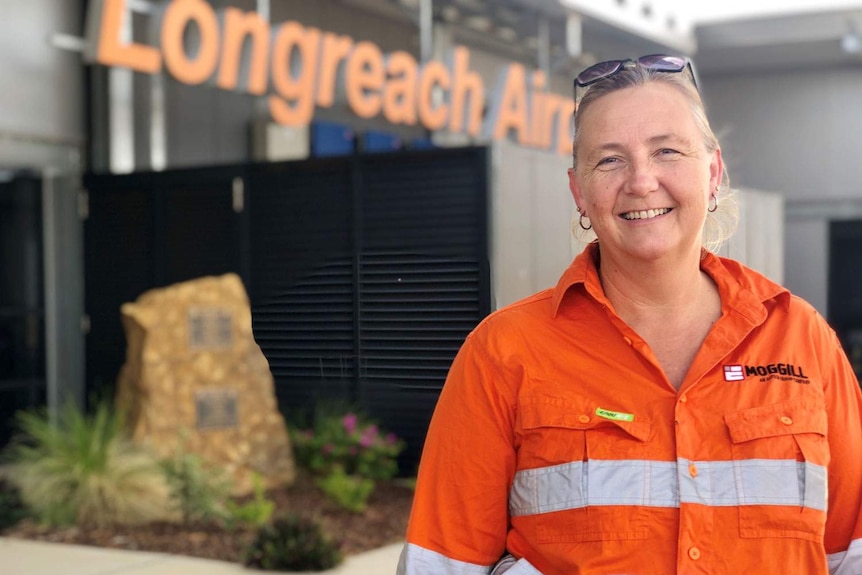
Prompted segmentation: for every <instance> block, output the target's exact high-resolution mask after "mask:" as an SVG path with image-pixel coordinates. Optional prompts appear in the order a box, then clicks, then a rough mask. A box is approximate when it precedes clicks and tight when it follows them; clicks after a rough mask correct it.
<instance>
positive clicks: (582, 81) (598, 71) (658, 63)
mask: <svg viewBox="0 0 862 575" xmlns="http://www.w3.org/2000/svg"><path fill="white" fill-rule="evenodd" d="M636 66H640V67H641V68H644V69H646V70H649V71H651V72H668V73H671V74H674V73H677V72H682V71H684V70H688V71H689V75H690V76H691V82H692V84H694V87H695V88H697V81H696V80H695V79H694V70H692V68H691V62H689V61H688V60H687V59H686V58H683V57H681V56H667V55H665V54H650V55H648V56H641V57H640V58H638V59H637V60H632V59H626V60H608V61H606V62H599V63H598V64H593V65H592V66H590V67H589V68H587V69H586V70H584V71H583V72H581V73H580V74H578V76H577V78H575V92H576V93H577V91H578V88H586V87H587V86H591V85H593V84H595V83H596V82H600V81H602V80H604V79H606V78H610V77H611V76H614V75H616V74H618V73H620V72H621V71H623V70H625V69H627V68H634V67H636Z"/></svg>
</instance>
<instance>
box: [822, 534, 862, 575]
mask: <svg viewBox="0 0 862 575" xmlns="http://www.w3.org/2000/svg"><path fill="white" fill-rule="evenodd" d="M826 561H827V562H828V563H829V574H830V575H857V574H858V573H862V539H854V540H853V541H851V542H850V547H848V548H847V551H841V552H839V553H830V554H829V555H827V556H826Z"/></svg>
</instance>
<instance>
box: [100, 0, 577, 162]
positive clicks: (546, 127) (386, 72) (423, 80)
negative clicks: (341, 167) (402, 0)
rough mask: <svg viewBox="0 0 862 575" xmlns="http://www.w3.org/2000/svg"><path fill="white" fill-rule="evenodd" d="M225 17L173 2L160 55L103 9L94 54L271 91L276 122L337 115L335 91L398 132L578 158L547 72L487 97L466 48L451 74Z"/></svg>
mask: <svg viewBox="0 0 862 575" xmlns="http://www.w3.org/2000/svg"><path fill="white" fill-rule="evenodd" d="M220 13H221V14H220V15H219V14H218V13H217V12H216V11H215V10H214V9H213V7H212V6H211V5H210V4H209V3H208V2H206V1H205V0H173V1H172V2H170V3H169V4H168V5H167V7H166V9H165V10H164V11H163V12H162V13H161V15H160V16H154V17H161V22H160V25H161V30H160V35H159V42H160V46H158V47H156V46H146V45H142V44H135V43H133V42H129V41H127V40H126V38H125V36H126V35H124V33H123V30H124V29H125V28H124V25H127V24H129V20H128V19H129V18H131V15H130V13H129V10H128V6H127V4H126V0H92V1H91V2H90V3H89V11H88V24H87V30H88V32H89V33H90V34H91V37H89V38H88V45H87V50H86V55H87V58H88V59H89V60H91V61H96V62H98V63H101V64H104V65H106V66H122V67H124V68H129V69H131V70H135V71H138V72H143V73H146V74H158V73H160V72H161V70H162V66H163V64H164V67H165V68H166V69H167V70H168V72H169V73H170V74H171V75H172V76H173V77H175V78H176V79H177V80H179V81H180V82H183V83H185V84H193V85H194V84H202V83H204V82H207V81H213V82H214V83H215V84H216V86H218V87H219V88H222V89H225V90H238V91H241V92H244V93H248V94H255V95H264V94H267V93H268V92H269V98H268V101H269V110H270V114H272V117H273V119H274V120H275V121H276V122H278V123H279V124H283V125H286V126H302V125H307V124H308V123H309V122H310V121H311V119H312V117H313V115H314V109H315V106H319V107H322V108H327V107H330V106H333V105H334V103H335V101H336V94H337V93H343V95H344V97H345V98H346V101H347V104H348V106H349V107H350V109H351V110H352V111H353V112H354V113H355V114H356V115H357V116H360V117H362V118H373V117H375V116H378V115H380V114H383V116H384V117H385V118H386V120H388V121H389V122H390V123H392V124H401V125H408V126H412V125H415V124H416V123H417V121H418V122H419V123H421V124H422V125H423V126H424V127H425V128H427V129H428V130H431V131H435V130H443V129H448V130H449V131H451V132H466V133H467V134H469V135H471V136H474V137H475V136H478V135H480V134H481V133H482V132H483V130H484V132H485V133H486V134H488V135H489V136H491V137H493V138H494V139H501V138H507V137H509V136H510V135H512V136H514V137H515V138H516V139H517V141H518V143H520V144H521V145H523V146H529V147H534V148H541V149H553V150H555V151H557V152H558V153H560V154H566V155H570V154H571V148H572V146H571V120H572V114H573V107H574V106H573V103H572V101H571V99H570V98H567V97H563V96H560V95H558V94H552V93H549V92H548V91H547V78H546V76H545V74H544V73H543V72H541V71H533V72H532V73H531V74H530V76H529V80H528V78H527V72H526V70H525V69H524V67H523V66H521V65H519V64H515V63H513V64H510V65H509V66H508V67H507V68H506V69H505V71H504V74H503V75H502V76H501V82H500V88H499V89H498V90H497V91H496V93H494V94H492V95H491V96H490V98H488V97H487V96H486V93H485V86H484V83H483V81H482V77H481V76H480V75H479V74H478V73H477V72H475V71H473V70H471V69H470V51H469V50H468V49H467V48H464V47H462V46H457V47H455V49H454V50H453V53H452V61H451V62H450V65H449V66H446V65H444V64H443V63H442V62H438V61H433V60H432V61H428V62H425V63H423V64H422V65H421V66H420V65H418V64H417V62H416V59H415V58H414V57H413V56H412V55H410V54H409V53H407V52H404V51H396V52H392V53H391V54H388V55H386V56H384V54H383V53H382V52H381V51H380V48H379V47H378V46H377V45H376V44H374V43H372V42H358V43H357V42H354V40H353V39H352V38H350V37H348V36H339V35H336V34H333V33H331V32H321V31H320V30H318V29H316V28H311V27H305V26H303V25H302V24H300V23H299V22H294V21H287V22H284V23H282V24H281V25H279V26H277V27H275V28H272V27H271V26H270V24H269V23H268V22H267V21H266V20H264V19H263V18H261V16H260V15H259V14H257V13H256V12H244V11H242V10H240V9H238V8H232V7H228V8H224V9H222V10H220ZM190 39H191V40H190ZM528 81H529V85H527V83H528ZM342 90H343V91H342ZM486 99H490V102H488V103H487V104H486ZM486 105H487V106H488V107H489V109H490V113H489V114H488V115H487V118H486V117H485V107H486ZM483 122H484V126H483Z"/></svg>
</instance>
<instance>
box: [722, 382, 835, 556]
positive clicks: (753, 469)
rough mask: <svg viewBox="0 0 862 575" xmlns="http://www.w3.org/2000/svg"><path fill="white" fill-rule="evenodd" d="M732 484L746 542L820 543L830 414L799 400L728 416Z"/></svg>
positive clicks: (803, 400)
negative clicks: (791, 540)
mask: <svg viewBox="0 0 862 575" xmlns="http://www.w3.org/2000/svg"><path fill="white" fill-rule="evenodd" d="M725 423H726V424H727V428H728V431H729V433H730V438H731V442H732V444H731V451H732V454H733V469H732V473H733V481H734V484H735V487H736V498H737V502H738V508H739V531H740V536H742V537H752V538H754V537H793V538H800V539H807V540H812V541H822V540H823V532H824V528H825V525H826V503H827V499H828V491H827V466H828V464H829V445H828V443H827V440H826V432H827V421H826V411H825V409H824V407H823V405H822V403H821V402H819V401H812V400H807V399H797V400H792V401H787V402H783V403H778V404H775V405H769V406H764V407H757V408H752V409H747V410H744V411H739V412H736V413H730V414H727V415H725Z"/></svg>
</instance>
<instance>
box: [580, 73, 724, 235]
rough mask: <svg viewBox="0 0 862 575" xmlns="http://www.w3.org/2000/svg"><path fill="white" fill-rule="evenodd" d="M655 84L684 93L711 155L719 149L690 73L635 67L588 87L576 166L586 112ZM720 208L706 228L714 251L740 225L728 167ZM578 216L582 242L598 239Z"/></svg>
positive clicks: (718, 202)
mask: <svg viewBox="0 0 862 575" xmlns="http://www.w3.org/2000/svg"><path fill="white" fill-rule="evenodd" d="M651 82H661V83H663V84H667V85H668V86H671V87H672V88H674V89H675V90H676V91H678V92H679V93H680V94H682V95H683V96H684V97H685V99H686V100H687V101H688V103H689V110H690V111H691V113H692V116H693V117H694V121H695V124H696V125H697V127H698V128H699V129H700V132H701V135H702V136H703V142H704V145H705V146H706V149H707V151H708V152H709V153H713V152H715V151H716V150H718V149H719V147H720V146H719V143H718V137H717V136H716V135H715V132H713V131H712V127H711V126H710V125H709V120H708V119H707V117H706V109H705V108H704V105H703V100H701V98H700V93H699V92H698V91H697V87H696V86H695V85H694V83H693V81H692V78H691V76H690V75H689V73H688V71H684V72H680V73H669V72H658V71H652V70H648V69H646V68H644V67H642V66H634V67H632V68H625V69H623V70H620V71H619V72H617V73H616V74H614V75H613V76H609V77H607V78H605V79H603V80H601V81H599V82H596V83H595V84H592V85H591V86H589V87H587V88H586V90H585V91H584V93H583V95H582V96H581V98H580V99H579V100H578V101H577V102H576V106H575V117H574V120H575V137H574V140H573V142H572V166H573V167H574V168H575V169H577V167H578V148H579V146H580V126H581V119H582V118H583V115H584V113H585V112H586V111H587V110H588V109H589V107H590V105H591V104H592V103H593V102H595V101H596V100H598V99H599V98H601V97H602V96H606V95H607V94H610V93H612V92H616V91H617V90H622V89H624V88H631V87H634V86H644V85H646V84H649V83H651ZM715 202H716V209H715V211H713V212H708V213H707V214H706V215H707V217H706V221H705V223H704V226H703V237H702V244H703V246H704V247H705V248H706V249H708V250H709V251H711V252H717V251H718V250H719V249H720V248H721V245H722V244H723V243H724V242H726V241H727V240H728V239H729V238H730V236H732V235H733V233H734V232H735V231H736V227H737V225H738V223H739V204H738V202H737V201H736V197H735V194H734V192H733V191H732V190H731V188H730V178H729V177H728V174H727V167H726V166H725V167H723V168H722V174H721V184H720V185H719V190H718V191H717V192H716V193H715ZM578 217H579V215H578V214H575V217H574V218H573V220H572V230H573V232H574V233H575V236H576V237H577V238H578V240H579V241H581V242H584V243H589V242H591V241H592V240H593V239H595V234H594V233H592V230H590V231H584V230H583V229H582V228H581V226H580V225H578Z"/></svg>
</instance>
